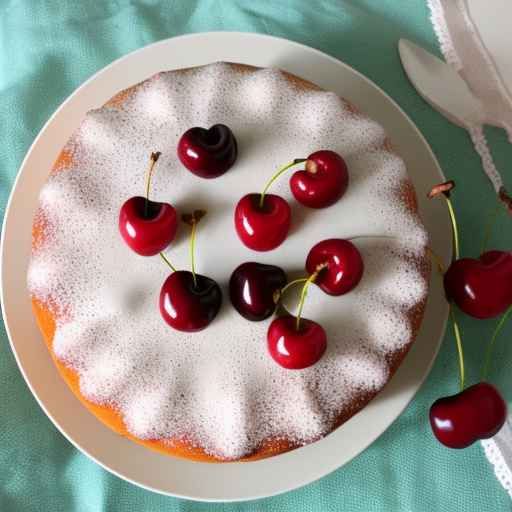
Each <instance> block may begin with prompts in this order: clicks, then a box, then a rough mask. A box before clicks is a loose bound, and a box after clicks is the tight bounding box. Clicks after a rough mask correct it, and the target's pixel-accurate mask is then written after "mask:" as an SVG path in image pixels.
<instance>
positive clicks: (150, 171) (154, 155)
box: [144, 151, 162, 217]
mask: <svg viewBox="0 0 512 512" xmlns="http://www.w3.org/2000/svg"><path fill="white" fill-rule="evenodd" d="M161 154H162V153H160V151H157V152H155V153H151V157H150V160H149V169H148V171H147V175H146V201H145V203H144V215H145V217H147V216H148V214H149V189H150V187H151V177H152V176H153V169H154V168H155V164H156V163H157V161H158V159H159V158H160V155H161Z"/></svg>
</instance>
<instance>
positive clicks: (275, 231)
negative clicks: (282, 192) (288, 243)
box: [235, 194, 291, 251]
mask: <svg viewBox="0 0 512 512" xmlns="http://www.w3.org/2000/svg"><path fill="white" fill-rule="evenodd" d="M260 197H261V195H260V194H247V195H246V196H244V197H242V199H240V201H238V204H237V205H236V208H235V228H236V232H237V233H238V236H239V237H240V240H242V242H243V243H244V245H246V246H247V247H249V249H253V250H254V251H270V250H272V249H275V248H276V247H277V246H279V245H281V244H282V243H283V241H284V240H285V238H286V236H287V235H288V231H289V229H290V218H291V210H290V205H289V204H288V203H287V202H286V201H285V200H284V199H283V198H282V197H281V196H276V195H274V194H266V195H265V200H264V202H263V206H262V207H260Z"/></svg>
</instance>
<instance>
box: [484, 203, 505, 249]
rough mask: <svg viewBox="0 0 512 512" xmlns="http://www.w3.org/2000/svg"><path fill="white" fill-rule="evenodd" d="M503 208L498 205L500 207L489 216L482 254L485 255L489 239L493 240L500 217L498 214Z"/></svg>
mask: <svg viewBox="0 0 512 512" xmlns="http://www.w3.org/2000/svg"><path fill="white" fill-rule="evenodd" d="M501 208H502V206H501V204H498V206H497V207H496V208H495V209H494V210H493V211H492V212H491V214H490V215H489V219H488V221H487V226H486V227H485V235H484V239H483V241H482V250H481V251H480V254H483V253H484V252H485V248H486V247H487V244H488V243H489V239H490V238H491V233H492V230H493V228H494V226H495V224H496V218H497V217H498V213H500V211H501Z"/></svg>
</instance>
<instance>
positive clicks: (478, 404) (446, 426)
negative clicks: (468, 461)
mask: <svg viewBox="0 0 512 512" xmlns="http://www.w3.org/2000/svg"><path fill="white" fill-rule="evenodd" d="M506 417H507V405H506V403H505V401H504V400H503V398H502V397H501V395H500V393H499V391H498V390H497V389H496V388H495V387H494V386H493V385H491V384H488V383H487V382H479V383H478V384H475V385H473V386H470V387H469V388H466V389H464V390H463V391H461V392H460V393H457V394H456V395H452V396H447V397H444V398H440V399H439V400H437V401H436V402H434V404H433V405H432V407H431V408H430V424H431V426H432V431H433V432H434V435H435V436H436V438H437V440H438V441H439V442H440V443H442V444H444V445H445V446H448V447H449V448H465V447H466V446H469V445H470V444H473V443H474V442H475V441H477V440H478V439H488V438H489V437H492V436H494V435H495V434H496V433H497V432H498V431H499V430H500V429H501V427H502V426H503V424H504V423H505V420H506Z"/></svg>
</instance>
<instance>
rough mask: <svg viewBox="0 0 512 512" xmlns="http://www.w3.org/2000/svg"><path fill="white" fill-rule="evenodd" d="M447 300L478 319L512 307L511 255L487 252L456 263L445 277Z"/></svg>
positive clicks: (495, 314)
mask: <svg viewBox="0 0 512 512" xmlns="http://www.w3.org/2000/svg"><path fill="white" fill-rule="evenodd" d="M444 289H445V292H446V296H447V298H448V300H453V301H454V302H455V304H457V306H458V307H459V308H460V309H461V310H462V311H464V313H466V314H468V315H470V316H473V317H475V318H491V317H494V316H497V315H499V314H500V313H503V312H504V311H505V310H506V309H507V308H508V307H509V306H510V305H511V304H512V253H510V252H503V251H487V252H485V253H483V254H482V255H481V256H480V258H479V259H473V258H461V259H458V260H456V261H454V262H453V263H452V264H451V265H450V267H449V268H448V271H447V272H446V274H445V276H444Z"/></svg>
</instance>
